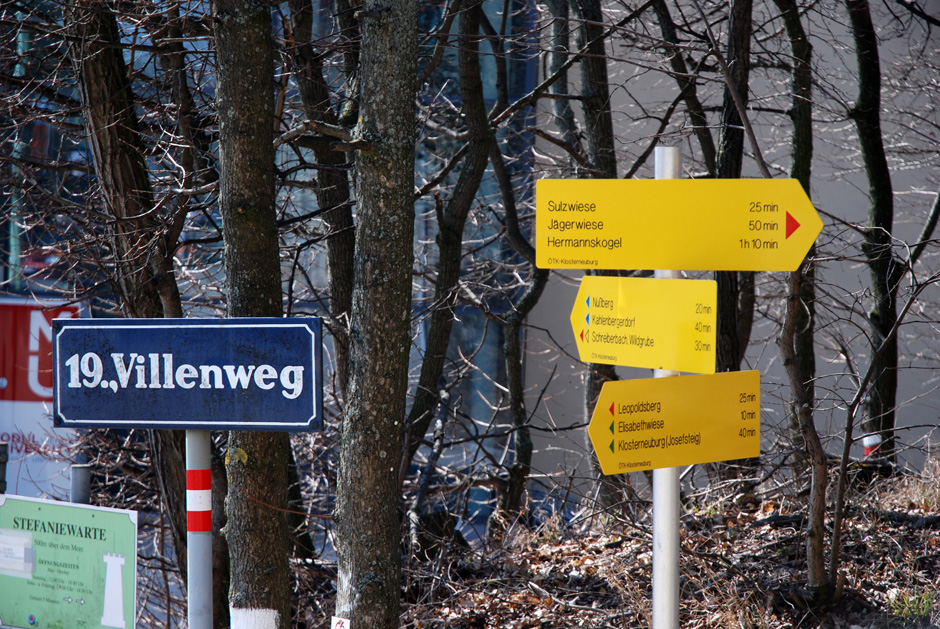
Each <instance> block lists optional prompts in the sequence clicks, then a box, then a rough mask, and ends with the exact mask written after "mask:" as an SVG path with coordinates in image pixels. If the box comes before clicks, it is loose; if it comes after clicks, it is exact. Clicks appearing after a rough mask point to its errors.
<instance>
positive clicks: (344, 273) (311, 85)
mask: <svg viewBox="0 0 940 629" xmlns="http://www.w3.org/2000/svg"><path fill="white" fill-rule="evenodd" d="M289 5H290V17H291V30H292V34H293V37H294V48H293V59H294V78H295V79H296V80H297V87H298V91H299V92H300V99H301V101H302V103H303V108H304V113H305V114H306V116H307V119H308V120H310V121H314V122H321V123H326V124H329V125H335V124H338V122H339V120H338V117H337V115H336V112H335V111H334V108H333V105H332V103H331V101H330V94H329V89H328V87H327V85H326V80H325V79H324V77H323V64H322V62H321V56H320V54H319V52H318V51H317V50H315V49H314V44H313V26H314V21H313V4H312V2H311V0H291V1H290V3H289ZM322 140H323V141H320V142H316V143H315V144H314V145H313V153H314V156H315V157H316V160H317V163H318V164H320V165H321V168H320V169H319V170H318V171H317V188H316V193H317V205H318V206H319V207H320V208H321V209H325V208H332V209H330V210H329V211H328V212H326V213H325V214H324V215H323V217H322V218H323V222H324V223H326V224H327V225H328V226H329V233H330V236H329V238H327V240H326V251H327V261H328V265H329V272H330V314H331V315H332V325H331V330H330V331H331V333H332V335H333V342H334V350H333V351H334V354H335V356H336V374H337V381H338V383H339V389H340V394H341V395H343V396H345V395H346V383H347V376H348V370H349V311H350V308H351V306H352V289H353V252H354V249H355V245H356V239H355V232H354V231H353V216H352V204H351V203H350V198H349V192H350V190H349V177H348V175H347V170H346V168H345V167H346V166H347V162H346V153H344V152H340V151H335V150H333V149H332V148H331V147H330V141H329V140H328V139H327V138H322Z"/></svg>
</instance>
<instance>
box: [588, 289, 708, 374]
mask: <svg viewBox="0 0 940 629" xmlns="http://www.w3.org/2000/svg"><path fill="white" fill-rule="evenodd" d="M716 295H717V288H716V285H715V282H713V281H710V280H671V279H653V278H635V277H601V276H596V275H586V276H585V277H584V278H582V280H581V287H580V288H579V289H578V297H577V299H576V300H575V303H574V308H572V310H571V329H572V330H573V331H574V337H575V342H576V343H577V346H578V354H579V355H580V356H581V360H583V361H584V362H593V363H605V364H608V365H624V366H627V367H648V368H650V369H671V370H674V371H691V372H694V373H715V329H716V318H715V313H716V312H717V308H716V303H717V296H716Z"/></svg>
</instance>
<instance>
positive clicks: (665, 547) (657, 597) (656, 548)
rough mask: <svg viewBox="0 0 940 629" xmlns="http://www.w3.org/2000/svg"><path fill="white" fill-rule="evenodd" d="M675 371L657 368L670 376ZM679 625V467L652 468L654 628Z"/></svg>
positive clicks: (671, 149)
mask: <svg viewBox="0 0 940 629" xmlns="http://www.w3.org/2000/svg"><path fill="white" fill-rule="evenodd" d="M655 159H656V179H679V176H680V171H679V165H680V153H679V147H676V146H657V147H656V153H655ZM655 277H657V278H663V279H677V278H679V272H678V271H661V270H656V271H655ZM677 375H679V374H678V372H676V371H669V370H665V369H656V370H654V377H656V378H668V377H671V376H677ZM678 627H679V468H678V467H667V468H660V469H655V470H653V629H678Z"/></svg>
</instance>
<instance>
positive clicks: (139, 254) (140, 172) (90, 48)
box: [66, 1, 186, 580]
mask: <svg viewBox="0 0 940 629" xmlns="http://www.w3.org/2000/svg"><path fill="white" fill-rule="evenodd" d="M109 9H110V7H109V5H107V4H105V3H96V2H89V1H82V2H76V3H74V4H72V5H70V6H68V7H67V8H66V17H67V22H68V24H69V32H70V35H72V36H73V40H72V44H71V46H70V49H69V56H70V58H71V62H72V65H73V67H74V68H75V73H76V76H77V78H78V85H79V92H80V94H81V102H82V118H83V121H84V126H85V129H86V132H87V137H88V146H89V148H90V150H91V154H92V160H93V162H94V165H95V174H96V177H97V179H98V185H99V190H100V194H101V197H102V199H103V201H104V208H105V211H106V213H107V214H108V215H109V216H111V217H112V218H113V219H114V220H113V221H112V222H111V224H110V230H111V233H110V240H111V243H112V246H113V256H114V280H113V286H114V289H115V293H117V295H118V296H119V297H120V299H121V305H122V309H123V310H124V312H125V314H126V315H127V316H128V317H137V318H156V317H163V316H167V317H181V316H182V307H181V303H180V294H179V287H178V286H177V283H176V277H175V275H174V273H173V249H174V248H175V246H176V243H177V239H178V238H179V234H180V231H181V229H182V223H183V219H184V218H185V208H181V209H180V210H178V211H177V212H175V213H174V215H173V216H172V217H171V218H170V219H169V220H168V221H167V222H166V223H165V224H162V225H161V223H160V221H159V219H158V217H157V216H155V215H154V214H153V213H152V210H153V191H152V187H151V184H150V178H149V175H148V171H147V164H146V161H145V159H144V143H143V139H142V138H141V134H140V127H139V123H138V120H137V114H136V109H135V97H134V93H133V89H132V87H131V82H130V77H129V75H128V68H127V66H126V64H125V63H124V56H123V53H122V51H121V49H120V48H117V47H113V46H111V45H110V44H113V43H114V42H117V41H119V40H120V34H119V30H118V25H117V19H116V17H115V14H114V13H113V12H111V11H110V10H109ZM177 102H181V100H180V101H177ZM148 434H149V437H150V456H151V460H152V461H153V463H154V471H155V473H156V476H157V483H158V485H159V491H160V496H161V499H162V502H163V506H164V509H165V513H166V515H167V520H168V524H169V528H170V535H171V537H172V539H173V546H174V548H175V550H176V558H177V566H178V567H179V570H180V574H181V575H182V576H183V578H184V580H185V577H186V476H185V470H186V465H185V455H184V452H185V447H184V441H183V433H182V432H181V431H173V430H154V431H148Z"/></svg>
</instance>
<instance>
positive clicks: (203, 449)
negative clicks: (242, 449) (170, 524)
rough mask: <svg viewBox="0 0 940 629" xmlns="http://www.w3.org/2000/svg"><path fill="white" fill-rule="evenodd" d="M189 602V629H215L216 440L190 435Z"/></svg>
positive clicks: (203, 434) (201, 433)
mask: <svg viewBox="0 0 940 629" xmlns="http://www.w3.org/2000/svg"><path fill="white" fill-rule="evenodd" d="M186 575H187V578H186V601H187V621H188V623H189V629H212V437H211V435H210V433H209V431H208V430H187V431H186Z"/></svg>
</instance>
